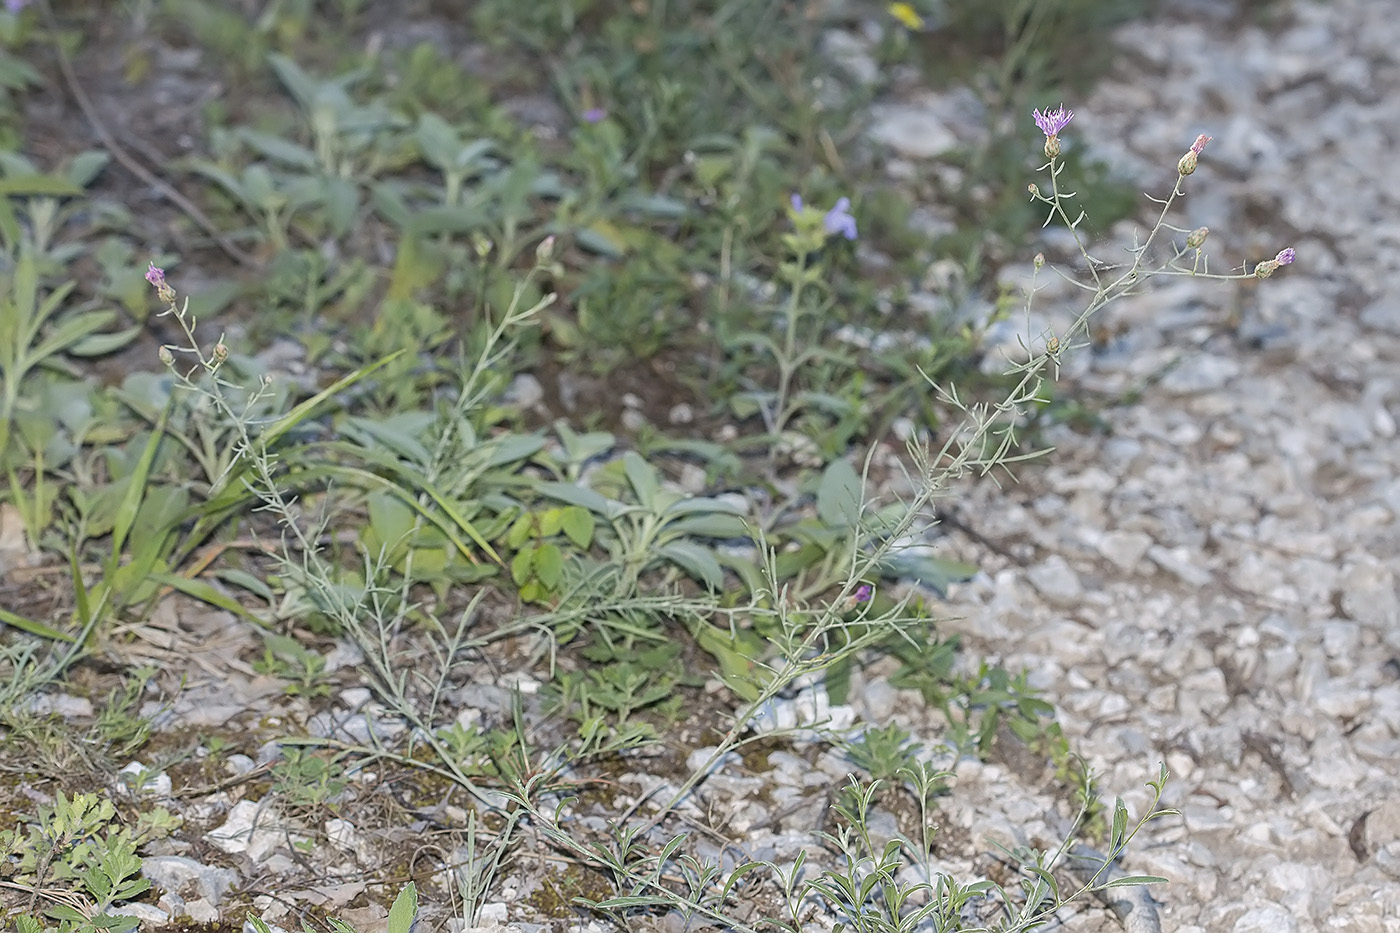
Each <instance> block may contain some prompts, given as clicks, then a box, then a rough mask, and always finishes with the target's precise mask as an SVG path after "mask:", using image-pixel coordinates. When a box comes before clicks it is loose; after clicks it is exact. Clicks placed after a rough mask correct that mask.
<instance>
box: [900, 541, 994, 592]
mask: <svg viewBox="0 0 1400 933" xmlns="http://www.w3.org/2000/svg"><path fill="white" fill-rule="evenodd" d="M880 572H881V573H882V574H884V575H885V576H888V577H901V578H907V579H912V580H917V581H918V582H919V583H921V584H923V585H924V586H926V587H928V588H929V589H931V590H933V591H934V592H935V593H937V594H939V595H940V596H943V595H946V594H947V592H948V586H949V584H952V583H962V582H964V581H967V580H971V579H972V578H973V577H975V576H977V568H976V567H974V566H973V565H971V564H963V563H959V562H958V561H952V560H944V559H943V558H941V557H931V556H929V555H928V554H920V553H918V552H916V551H897V552H895V553H893V554H891V555H889V556H888V557H886V558H885V559H884V560H883V561H881V562H880Z"/></svg>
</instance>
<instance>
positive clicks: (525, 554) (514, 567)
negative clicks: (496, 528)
mask: <svg viewBox="0 0 1400 933" xmlns="http://www.w3.org/2000/svg"><path fill="white" fill-rule="evenodd" d="M534 566H535V546H534V545H530V546H529V547H524V548H521V549H520V550H519V551H518V552H516V555H515V556H514V557H512V558H511V561H510V578H511V580H512V581H514V583H515V585H516V586H524V585H525V581H526V580H528V579H530V575H531V571H532V570H533V569H534Z"/></svg>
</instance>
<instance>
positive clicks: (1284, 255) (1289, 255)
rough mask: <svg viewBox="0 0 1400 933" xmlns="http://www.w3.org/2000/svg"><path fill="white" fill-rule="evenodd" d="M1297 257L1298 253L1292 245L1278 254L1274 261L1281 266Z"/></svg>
mask: <svg viewBox="0 0 1400 933" xmlns="http://www.w3.org/2000/svg"><path fill="white" fill-rule="evenodd" d="M1297 258H1298V254H1297V253H1296V252H1294V250H1293V247H1291V246H1290V247H1288V249H1286V250H1283V251H1281V252H1280V253H1279V254H1278V255H1277V256H1275V257H1274V262H1276V263H1278V264H1279V265H1281V266H1286V265H1288V264H1289V263H1290V262H1292V261H1293V260H1295V259H1297Z"/></svg>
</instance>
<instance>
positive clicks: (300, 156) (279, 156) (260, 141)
mask: <svg viewBox="0 0 1400 933" xmlns="http://www.w3.org/2000/svg"><path fill="white" fill-rule="evenodd" d="M238 138H239V139H241V140H243V141H244V142H246V143H247V144H248V145H249V146H250V147H252V148H253V150H254V151H256V152H257V153H258V154H259V155H262V156H266V157H267V158H269V159H272V160H273V161H276V162H281V163H282V164H283V165H290V166H292V167H293V168H299V169H306V170H310V169H314V168H316V153H314V152H312V151H311V150H310V149H307V148H306V147H305V146H300V145H298V144H296V143H294V142H292V141H291V140H289V139H287V138H286V137H283V136H274V135H272V134H271V133H260V132H258V131H257V130H250V129H244V130H241V131H240V132H239V134H238Z"/></svg>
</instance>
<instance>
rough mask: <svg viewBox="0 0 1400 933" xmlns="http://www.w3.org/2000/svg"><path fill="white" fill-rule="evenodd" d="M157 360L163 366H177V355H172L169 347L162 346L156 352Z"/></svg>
mask: <svg viewBox="0 0 1400 933" xmlns="http://www.w3.org/2000/svg"><path fill="white" fill-rule="evenodd" d="M156 358H157V359H159V360H160V364H161V365H162V366H174V365H175V354H174V353H171V352H170V348H169V347H167V346H162V347H161V348H160V349H159V350H157V351H156Z"/></svg>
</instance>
